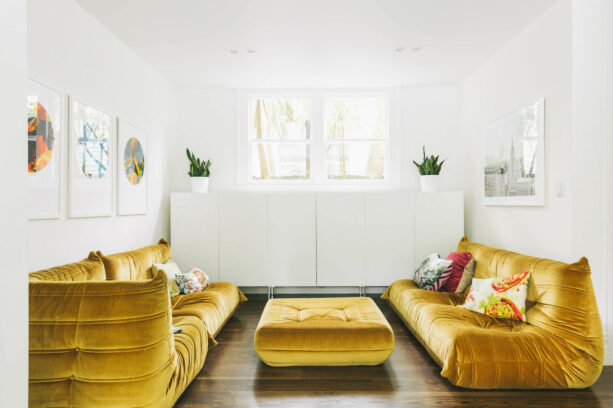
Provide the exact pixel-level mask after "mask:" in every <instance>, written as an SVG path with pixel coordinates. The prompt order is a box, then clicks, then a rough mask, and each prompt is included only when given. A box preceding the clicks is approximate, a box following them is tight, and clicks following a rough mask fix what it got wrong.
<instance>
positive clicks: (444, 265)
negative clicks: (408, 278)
mask: <svg viewBox="0 0 613 408" xmlns="http://www.w3.org/2000/svg"><path fill="white" fill-rule="evenodd" d="M451 264H452V261H448V260H446V259H441V258H440V256H439V254H437V253H434V254H432V255H430V256H429V257H427V258H426V259H424V260H423V261H422V263H420V264H419V266H418V267H417V269H416V270H415V276H414V277H413V282H415V286H417V287H418V288H420V289H425V290H431V291H437V290H440V289H441V288H442V287H443V285H444V284H445V282H447V280H448V279H449V277H450V276H451Z"/></svg>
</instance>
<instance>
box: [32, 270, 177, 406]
mask: <svg viewBox="0 0 613 408" xmlns="http://www.w3.org/2000/svg"><path fill="white" fill-rule="evenodd" d="M29 289H30V290H29V292H30V309H29V314H30V346H29V350H30V360H29V365H30V367H29V377H30V379H29V380H30V385H29V393H30V406H96V407H103V406H150V405H152V406H170V404H171V403H167V404H165V403H164V402H165V401H169V400H170V399H172V397H173V396H172V395H169V393H168V388H169V387H168V385H169V384H170V382H171V378H172V376H173V372H174V370H175V367H176V365H177V359H176V353H175V347H174V338H173V335H172V333H171V329H170V326H171V321H172V320H171V319H172V318H171V310H170V300H169V296H168V283H167V279H166V275H165V274H164V273H163V272H160V273H159V274H158V275H157V276H156V277H155V278H153V279H151V280H143V281H83V282H46V281H41V282H36V281H30V288H29Z"/></svg>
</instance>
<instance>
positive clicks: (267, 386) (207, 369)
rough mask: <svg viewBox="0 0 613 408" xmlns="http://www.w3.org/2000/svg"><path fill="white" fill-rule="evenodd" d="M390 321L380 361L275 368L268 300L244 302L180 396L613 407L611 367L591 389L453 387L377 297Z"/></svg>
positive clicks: (320, 406) (282, 402) (241, 402)
mask: <svg viewBox="0 0 613 408" xmlns="http://www.w3.org/2000/svg"><path fill="white" fill-rule="evenodd" d="M375 300H376V301H377V304H378V305H379V307H380V308H381V310H382V311H383V313H384V314H385V317H386V318H387V320H388V321H389V322H390V324H391V325H392V328H393V329H394V334H395V336H396V347H395V349H394V352H393V354H392V356H391V357H390V359H389V360H388V361H387V362H386V363H384V364H383V365H381V366H376V367H285V368H272V367H268V366H266V365H265V364H264V363H262V362H261V361H260V359H259V358H258V356H257V354H256V353H255V351H254V350H253V334H254V332H255V328H256V326H257V324H258V321H259V319H260V315H261V313H262V310H263V308H264V305H265V303H266V301H265V300H250V301H249V302H247V303H244V304H242V305H241V306H240V308H239V310H238V311H237V312H236V314H235V315H234V317H232V319H230V321H229V322H228V323H227V325H226V327H224V328H223V329H222V331H221V333H220V335H219V337H218V341H219V346H217V347H214V348H212V349H210V350H209V353H208V356H207V358H206V362H205V363H204V367H203V369H202V371H201V372H200V374H199V375H198V377H197V378H196V379H195V380H194V381H193V382H192V384H191V385H190V386H189V387H188V388H187V390H186V391H185V393H184V394H183V395H182V396H181V398H180V399H179V401H177V404H176V407H178V408H201V407H232V408H242V407H283V408H293V407H300V408H303V407H317V408H328V407H361V408H364V407H386V408H387V407H486V406H487V407H513V408H514V407H552V408H566V407H613V367H605V369H604V371H603V373H602V376H601V377H600V380H599V381H598V382H597V383H596V384H595V385H594V386H593V387H591V388H589V389H587V390H563V391H508V390H507V391H487V390H467V389H463V388H458V387H454V386H453V385H451V384H450V383H449V382H448V381H447V380H446V379H445V378H443V377H441V376H440V368H439V367H438V366H437V365H436V363H434V361H433V360H432V359H431V358H430V356H429V355H428V354H427V353H426V352H425V350H424V349H423V347H422V346H421V345H420V344H419V343H418V342H417V340H415V339H414V338H413V336H412V335H411V333H410V332H409V331H408V330H407V328H406V327H405V326H404V325H403V323H402V322H401V321H400V319H399V318H398V317H397V316H396V314H395V313H394V312H393V311H392V310H391V309H390V308H389V307H388V306H387V304H385V303H384V302H382V301H380V300H379V299H375Z"/></svg>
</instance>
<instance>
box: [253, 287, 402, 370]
mask: <svg viewBox="0 0 613 408" xmlns="http://www.w3.org/2000/svg"><path fill="white" fill-rule="evenodd" d="M393 349H394V333H393V331H392V329H391V327H390V325H389V323H388V322H387V320H385V317H384V316H383V314H382V313H381V311H380V310H379V308H378V307H377V305H376V304H375V303H374V302H373V300H372V299H370V298H321V299H315V298H311V299H272V300H269V301H268V303H267V304H266V307H265V308H264V312H263V313H262V317H261V319H260V322H259V324H258V327H257V329H256V333H255V350H256V352H257V353H258V354H259V356H260V358H261V359H262V360H263V361H264V362H265V363H266V364H268V365H271V366H305V365H306V366H312V365H377V364H381V363H383V362H384V361H385V360H386V359H387V358H388V357H389V356H390V354H391V353H392V351H393Z"/></svg>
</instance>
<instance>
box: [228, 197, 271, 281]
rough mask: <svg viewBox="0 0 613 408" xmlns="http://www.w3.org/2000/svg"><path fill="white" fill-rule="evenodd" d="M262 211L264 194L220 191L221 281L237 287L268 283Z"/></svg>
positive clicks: (266, 245) (266, 242)
mask: <svg viewBox="0 0 613 408" xmlns="http://www.w3.org/2000/svg"><path fill="white" fill-rule="evenodd" d="M266 210H267V208H266V194H257V193H222V194H220V202H219V245H220V246H219V257H220V259H219V265H220V278H221V280H224V281H228V282H232V283H234V284H236V285H238V286H268V285H269V284H270V279H269V276H268V234H267V220H266Z"/></svg>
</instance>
